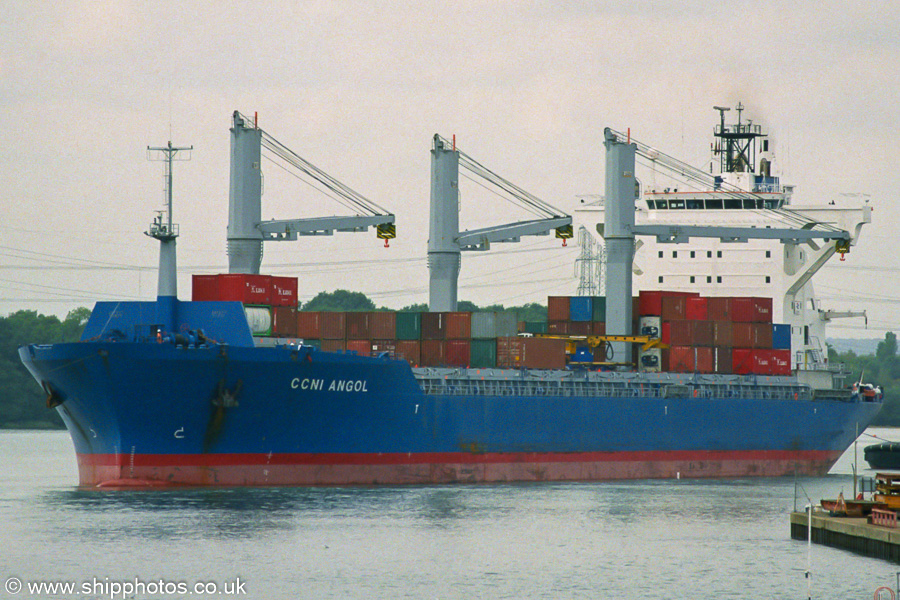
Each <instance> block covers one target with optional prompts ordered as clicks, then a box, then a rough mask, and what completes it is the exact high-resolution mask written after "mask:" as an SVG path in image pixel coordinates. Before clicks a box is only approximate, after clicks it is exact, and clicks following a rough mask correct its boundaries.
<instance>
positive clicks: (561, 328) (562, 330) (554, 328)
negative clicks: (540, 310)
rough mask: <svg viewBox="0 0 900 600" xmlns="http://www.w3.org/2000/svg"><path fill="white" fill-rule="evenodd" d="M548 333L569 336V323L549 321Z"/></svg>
mask: <svg viewBox="0 0 900 600" xmlns="http://www.w3.org/2000/svg"><path fill="white" fill-rule="evenodd" d="M547 333H550V334H554V335H568V334H569V322H568V321H548V322H547Z"/></svg>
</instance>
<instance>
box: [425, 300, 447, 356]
mask: <svg viewBox="0 0 900 600" xmlns="http://www.w3.org/2000/svg"><path fill="white" fill-rule="evenodd" d="M425 314H438V313H423V315H425ZM423 323H424V320H423ZM421 350H422V355H421V358H422V360H421V363H420V364H421V365H422V366H423V367H445V366H447V342H446V341H444V340H422V345H421Z"/></svg>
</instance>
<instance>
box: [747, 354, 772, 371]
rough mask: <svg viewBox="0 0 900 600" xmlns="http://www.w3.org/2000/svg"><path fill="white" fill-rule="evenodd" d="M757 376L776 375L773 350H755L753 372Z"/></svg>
mask: <svg viewBox="0 0 900 600" xmlns="http://www.w3.org/2000/svg"><path fill="white" fill-rule="evenodd" d="M752 372H753V373H754V374H755V375H774V374H775V361H774V360H773V357H772V351H771V350H753V371H752Z"/></svg>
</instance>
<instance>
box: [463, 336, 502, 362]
mask: <svg viewBox="0 0 900 600" xmlns="http://www.w3.org/2000/svg"><path fill="white" fill-rule="evenodd" d="M470 352H471V354H470V356H469V364H470V365H471V366H472V367H474V368H477V369H489V368H493V367H496V366H497V340H472V343H471V346H470Z"/></svg>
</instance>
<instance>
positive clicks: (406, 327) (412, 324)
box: [396, 312, 422, 340]
mask: <svg viewBox="0 0 900 600" xmlns="http://www.w3.org/2000/svg"><path fill="white" fill-rule="evenodd" d="M396 315H397V317H396V320H397V339H398V340H419V339H421V337H422V313H418V312H398V313H396Z"/></svg>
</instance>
